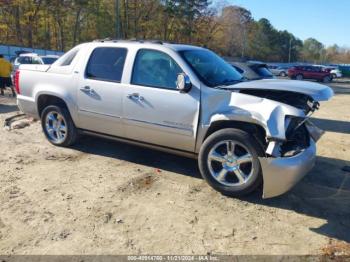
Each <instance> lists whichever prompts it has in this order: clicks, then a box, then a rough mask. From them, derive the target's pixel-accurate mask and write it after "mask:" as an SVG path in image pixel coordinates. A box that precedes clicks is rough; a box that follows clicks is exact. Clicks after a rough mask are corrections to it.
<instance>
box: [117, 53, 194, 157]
mask: <svg viewBox="0 0 350 262" xmlns="http://www.w3.org/2000/svg"><path fill="white" fill-rule="evenodd" d="M182 72H183V70H182V69H181V68H180V66H179V64H178V63H177V61H176V60H175V58H173V57H172V56H171V55H170V54H168V53H165V52H162V51H158V50H152V49H140V50H138V52H137V54H136V58H135V61H134V65H133V69H132V75H131V81H130V84H129V85H128V86H127V87H126V88H125V95H124V103H123V111H124V121H125V124H126V127H125V128H126V130H125V131H126V133H125V134H126V136H127V137H128V138H129V139H132V140H137V141H143V142H145V143H149V144H155V145H160V146H164V147H169V148H176V149H181V150H184V151H190V152H192V151H194V147H195V135H196V131H197V125H198V114H199V100H200V97H199V96H200V93H199V88H197V87H195V86H193V87H192V89H191V90H190V91H189V92H188V93H181V92H179V91H178V90H177V89H176V80H177V76H178V74H179V73H182Z"/></svg>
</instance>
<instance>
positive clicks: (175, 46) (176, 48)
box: [85, 39, 205, 51]
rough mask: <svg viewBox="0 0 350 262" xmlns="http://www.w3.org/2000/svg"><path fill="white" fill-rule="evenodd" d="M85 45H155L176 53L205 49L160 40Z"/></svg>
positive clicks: (94, 42)
mask: <svg viewBox="0 0 350 262" xmlns="http://www.w3.org/2000/svg"><path fill="white" fill-rule="evenodd" d="M85 44H88V45H89V44H91V45H96V46H101V45H107V44H108V45H110V44H115V45H116V46H131V45H132V46H143V47H147V46H150V45H151V46H154V45H159V46H163V47H166V48H170V49H172V50H174V51H181V50H200V49H205V48H202V47H198V46H193V45H185V44H176V43H169V42H163V41H160V40H111V39H102V40H94V41H92V42H89V43H85Z"/></svg>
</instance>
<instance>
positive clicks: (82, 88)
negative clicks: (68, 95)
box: [80, 86, 91, 91]
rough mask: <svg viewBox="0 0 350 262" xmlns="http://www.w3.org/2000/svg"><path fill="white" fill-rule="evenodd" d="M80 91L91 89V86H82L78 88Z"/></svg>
mask: <svg viewBox="0 0 350 262" xmlns="http://www.w3.org/2000/svg"><path fill="white" fill-rule="evenodd" d="M80 90H81V91H91V88H90V87H89V86H84V87H81V88H80Z"/></svg>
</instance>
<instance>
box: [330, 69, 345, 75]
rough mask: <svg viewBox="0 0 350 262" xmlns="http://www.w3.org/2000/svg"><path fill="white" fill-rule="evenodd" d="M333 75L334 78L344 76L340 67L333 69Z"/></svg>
mask: <svg viewBox="0 0 350 262" xmlns="http://www.w3.org/2000/svg"><path fill="white" fill-rule="evenodd" d="M330 73H331V75H332V77H333V78H340V77H343V74H342V72H341V71H340V70H339V68H338V67H336V68H334V69H332V70H331V72H330Z"/></svg>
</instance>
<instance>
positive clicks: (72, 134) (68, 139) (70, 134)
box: [41, 105, 78, 147]
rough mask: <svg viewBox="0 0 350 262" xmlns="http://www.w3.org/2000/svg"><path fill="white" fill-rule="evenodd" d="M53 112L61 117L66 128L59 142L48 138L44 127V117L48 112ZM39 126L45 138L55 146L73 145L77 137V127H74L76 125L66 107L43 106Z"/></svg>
mask: <svg viewBox="0 0 350 262" xmlns="http://www.w3.org/2000/svg"><path fill="white" fill-rule="evenodd" d="M53 112H57V113H59V114H60V115H61V116H62V117H63V119H64V121H65V124H66V125H65V126H66V129H67V131H66V135H65V137H64V139H63V140H62V141H59V142H56V141H53V140H52V139H51V138H50V135H49V134H48V130H47V128H46V117H47V115H48V114H49V113H53ZM41 127H42V129H43V131H44V134H45V136H46V138H47V140H48V141H49V142H50V143H51V144H53V145H55V146H62V147H68V146H71V145H73V144H74V143H75V142H76V141H77V139H78V132H77V129H76V127H75V125H74V123H73V120H72V118H71V116H70V113H69V111H68V110H67V108H65V107H63V106H59V105H49V106H47V107H46V108H44V110H43V111H42V113H41Z"/></svg>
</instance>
